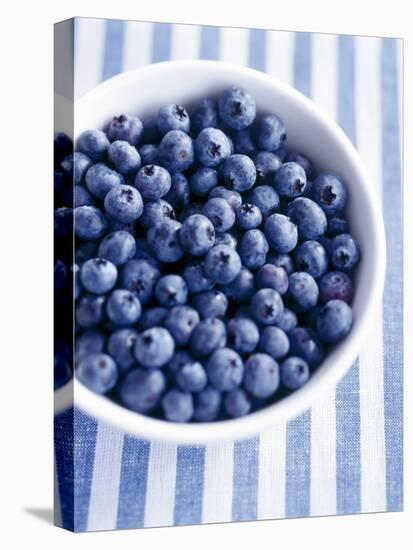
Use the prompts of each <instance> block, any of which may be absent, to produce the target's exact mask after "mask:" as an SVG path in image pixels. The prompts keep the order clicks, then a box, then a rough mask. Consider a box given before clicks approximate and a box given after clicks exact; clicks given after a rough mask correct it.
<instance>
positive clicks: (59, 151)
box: [53, 132, 73, 163]
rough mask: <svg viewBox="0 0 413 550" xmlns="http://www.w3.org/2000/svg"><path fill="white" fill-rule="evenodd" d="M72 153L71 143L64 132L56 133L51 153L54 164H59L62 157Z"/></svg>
mask: <svg viewBox="0 0 413 550" xmlns="http://www.w3.org/2000/svg"><path fill="white" fill-rule="evenodd" d="M72 151H73V142H72V140H71V139H70V137H69V136H68V135H67V134H65V133H64V132H56V133H55V135H54V139H53V153H54V161H55V163H57V162H60V161H61V160H62V159H63V158H64V157H66V156H67V155H70V153H71V152H72Z"/></svg>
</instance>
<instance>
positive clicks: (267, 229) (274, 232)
mask: <svg viewBox="0 0 413 550" xmlns="http://www.w3.org/2000/svg"><path fill="white" fill-rule="evenodd" d="M264 233H265V236H266V237H267V240H268V243H269V244H270V246H271V248H272V249H273V250H274V251H275V252H278V253H281V254H286V253H288V252H291V251H292V250H294V248H295V247H296V246H297V241H298V229H297V226H296V224H295V223H294V222H293V221H292V220H291V219H290V218H289V217H288V216H284V215H283V214H271V216H269V217H268V218H267V219H266V220H265V225H264Z"/></svg>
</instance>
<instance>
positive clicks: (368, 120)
mask: <svg viewBox="0 0 413 550" xmlns="http://www.w3.org/2000/svg"><path fill="white" fill-rule="evenodd" d="M380 89H381V88H380V39H377V38H367V37H357V38H356V65H355V98H356V132H357V144H358V149H359V152H360V155H361V157H362V158H363V160H364V162H365V164H366V167H367V170H368V172H369V174H370V176H371V178H372V182H373V184H374V186H375V190H376V193H377V195H378V196H380V197H381V177H382V174H381V119H380V113H381V111H380V109H381V101H380V99H381V98H380ZM360 432H361V433H360V453H361V511H362V512H373V511H375V512H378V511H384V510H385V509H386V462H385V439H384V396H383V338H382V310H381V308H380V311H379V312H378V313H377V315H376V317H375V324H374V326H373V327H372V329H371V332H370V334H369V335H368V337H367V338H366V345H365V346H364V347H363V349H362V350H361V353H360Z"/></svg>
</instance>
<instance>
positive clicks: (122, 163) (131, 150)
mask: <svg viewBox="0 0 413 550" xmlns="http://www.w3.org/2000/svg"><path fill="white" fill-rule="evenodd" d="M108 159H109V162H110V163H111V164H112V165H113V167H114V168H115V170H116V171H117V172H118V173H119V174H122V175H123V176H131V175H133V174H135V173H136V172H137V171H138V170H139V168H140V167H141V157H140V156H139V153H138V151H137V150H136V147H134V146H133V145H130V143H128V142H127V141H114V142H113V143H111V144H110V146H109V149H108Z"/></svg>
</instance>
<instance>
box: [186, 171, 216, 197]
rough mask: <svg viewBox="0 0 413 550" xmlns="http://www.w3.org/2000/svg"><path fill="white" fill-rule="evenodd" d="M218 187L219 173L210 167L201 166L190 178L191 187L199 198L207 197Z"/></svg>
mask: <svg viewBox="0 0 413 550" xmlns="http://www.w3.org/2000/svg"><path fill="white" fill-rule="evenodd" d="M217 185H218V173H217V171H216V170H215V169H214V168H209V167H208V166H200V167H199V168H198V169H197V170H195V172H194V173H193V174H192V175H191V177H190V178H189V187H190V189H191V191H192V193H193V194H194V195H196V196H197V197H206V196H207V195H208V193H209V192H210V191H211V190H212V189H213V188H214V187H216V186H217Z"/></svg>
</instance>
